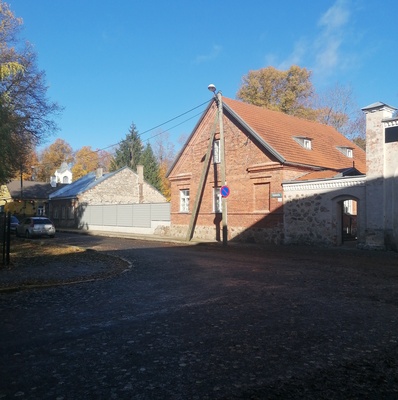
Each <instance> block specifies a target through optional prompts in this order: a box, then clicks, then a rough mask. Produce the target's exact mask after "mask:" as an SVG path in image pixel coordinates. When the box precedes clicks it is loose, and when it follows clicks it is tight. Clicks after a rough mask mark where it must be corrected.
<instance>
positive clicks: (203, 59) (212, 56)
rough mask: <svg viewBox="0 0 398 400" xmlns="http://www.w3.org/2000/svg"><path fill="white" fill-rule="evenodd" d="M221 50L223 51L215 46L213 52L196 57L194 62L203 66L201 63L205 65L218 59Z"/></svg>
mask: <svg viewBox="0 0 398 400" xmlns="http://www.w3.org/2000/svg"><path fill="white" fill-rule="evenodd" d="M221 50H222V47H221V46H219V45H217V44H215V45H213V47H212V49H211V51H210V52H209V53H208V54H204V55H199V56H196V58H195V61H194V62H195V64H201V63H204V62H207V61H210V60H214V59H215V58H217V57H218V55H219V54H220V52H221Z"/></svg>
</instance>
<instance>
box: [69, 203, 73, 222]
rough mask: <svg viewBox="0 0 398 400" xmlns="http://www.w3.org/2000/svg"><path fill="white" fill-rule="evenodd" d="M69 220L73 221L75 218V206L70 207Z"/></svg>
mask: <svg viewBox="0 0 398 400" xmlns="http://www.w3.org/2000/svg"><path fill="white" fill-rule="evenodd" d="M68 218H69V219H73V218H74V212H73V206H69V207H68Z"/></svg>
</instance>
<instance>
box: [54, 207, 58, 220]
mask: <svg viewBox="0 0 398 400" xmlns="http://www.w3.org/2000/svg"><path fill="white" fill-rule="evenodd" d="M53 217H54V219H58V218H59V217H58V207H54V212H53Z"/></svg>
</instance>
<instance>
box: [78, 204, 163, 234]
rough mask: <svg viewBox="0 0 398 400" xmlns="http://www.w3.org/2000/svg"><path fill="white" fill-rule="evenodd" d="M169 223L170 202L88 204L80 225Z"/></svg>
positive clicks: (142, 225) (147, 225) (137, 226)
mask: <svg viewBox="0 0 398 400" xmlns="http://www.w3.org/2000/svg"><path fill="white" fill-rule="evenodd" d="M168 224H170V203H148V204H146V203H145V204H109V205H88V206H87V207H86V208H85V209H84V211H83V213H82V215H81V218H80V227H82V228H85V227H86V228H88V229H89V228H90V227H92V226H102V227H122V228H123V227H124V228H148V229H151V228H154V227H156V226H157V225H168Z"/></svg>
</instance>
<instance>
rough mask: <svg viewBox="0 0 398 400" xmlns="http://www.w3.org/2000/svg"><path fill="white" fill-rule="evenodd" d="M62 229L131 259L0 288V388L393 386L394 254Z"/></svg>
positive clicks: (46, 394) (397, 276)
mask: <svg viewBox="0 0 398 400" xmlns="http://www.w3.org/2000/svg"><path fill="white" fill-rule="evenodd" d="M56 240H60V241H62V243H68V244H73V245H79V246H83V247H87V248H90V249H95V250H97V251H99V252H105V253H107V254H112V255H113V256H117V257H121V258H123V259H125V260H127V261H128V262H129V263H130V264H131V268H130V269H128V270H125V271H124V272H121V273H120V274H115V275H112V276H110V277H109V278H108V279H101V280H94V281H90V282H85V283H77V284H72V285H65V286H56V287H45V288H34V289H30V290H22V291H15V292H5V293H0V320H1V329H0V399H11V398H12V399H15V398H19V399H58V400H60V399H285V398H288V399H348V398H349V399H397V398H398V313H397V311H398V254H397V253H381V252H380V253H375V252H360V251H357V250H348V249H338V250H335V249H334V250H333V249H331V250H325V249H324V250H320V249H312V248H299V247H296V248H295V247H287V248H283V247H282V248H280V247H279V248H272V247H270V248H267V249H260V248H258V247H254V246H252V247H250V246H227V247H222V246H219V245H211V244H206V245H197V246H192V245H188V246H187V245H184V244H182V243H162V242H149V241H141V240H129V239H121V238H106V237H94V236H81V235H70V234H64V235H62V234H61V235H59V237H58V239H56ZM109 268H112V265H110V266H109Z"/></svg>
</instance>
